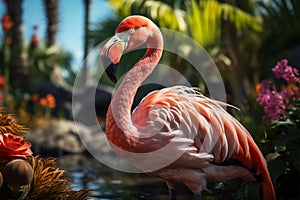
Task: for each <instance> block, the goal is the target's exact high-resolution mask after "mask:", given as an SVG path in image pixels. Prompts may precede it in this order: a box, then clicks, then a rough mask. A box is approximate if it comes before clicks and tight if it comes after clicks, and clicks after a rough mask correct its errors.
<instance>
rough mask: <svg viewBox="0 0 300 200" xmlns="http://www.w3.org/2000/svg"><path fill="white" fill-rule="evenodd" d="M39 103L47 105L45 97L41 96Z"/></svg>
mask: <svg viewBox="0 0 300 200" xmlns="http://www.w3.org/2000/svg"><path fill="white" fill-rule="evenodd" d="M39 103H40V105H41V106H42V107H45V106H47V99H46V98H41V99H40V102H39Z"/></svg>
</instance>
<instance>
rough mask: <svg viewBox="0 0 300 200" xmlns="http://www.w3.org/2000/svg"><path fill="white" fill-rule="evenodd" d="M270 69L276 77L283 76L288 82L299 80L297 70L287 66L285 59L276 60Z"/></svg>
mask: <svg viewBox="0 0 300 200" xmlns="http://www.w3.org/2000/svg"><path fill="white" fill-rule="evenodd" d="M272 71H273V73H274V75H275V76H276V77H277V78H283V79H284V80H286V81H287V82H288V83H295V82H299V72H298V70H297V69H295V68H293V67H291V66H289V65H288V61H287V59H283V60H281V61H278V62H277V64H276V66H275V67H274V68H273V69H272Z"/></svg>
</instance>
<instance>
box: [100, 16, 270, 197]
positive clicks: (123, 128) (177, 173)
mask: <svg viewBox="0 0 300 200" xmlns="http://www.w3.org/2000/svg"><path fill="white" fill-rule="evenodd" d="M116 33H117V34H116V35H117V36H116V38H113V39H112V40H110V41H109V42H108V43H107V44H106V45H105V46H104V48H103V49H102V51H101V56H103V57H102V59H103V63H104V65H109V67H108V69H106V72H107V73H108V75H109V76H110V77H111V78H112V80H115V76H114V72H115V64H117V62H118V61H119V59H120V56H121V55H120V52H121V53H122V52H123V51H128V50H130V49H134V48H136V47H138V46H140V45H142V44H144V43H146V44H147V45H148V50H147V51H146V54H145V55H144V57H143V58H141V59H140V60H139V61H138V62H137V63H136V64H135V66H134V67H133V68H132V69H131V70H130V71H129V72H128V73H127V75H126V76H125V78H124V79H123V80H122V83H121V84H120V86H119V87H118V89H117V91H116V93H115V95H114V97H113V99H112V102H111V105H110V107H109V109H108V114H107V119H106V121H107V123H106V135H107V138H108V141H109V142H110V144H111V146H112V148H113V149H114V150H115V151H116V152H117V153H118V154H119V155H121V156H123V157H125V158H126V159H128V160H130V161H131V162H133V163H134V164H135V165H136V166H138V167H139V168H141V169H142V170H144V171H146V172H147V173H149V174H151V175H154V176H158V177H161V178H162V179H163V180H165V182H166V183H167V185H168V187H169V189H170V199H175V193H174V186H175V184H176V183H178V182H181V183H184V184H185V185H187V187H188V188H189V189H190V190H191V191H192V192H193V193H194V194H195V198H196V199H197V198H198V197H200V196H201V192H202V191H203V190H205V189H206V184H207V182H210V181H226V180H230V179H234V178H238V177H241V178H244V179H246V180H250V181H255V180H256V177H259V176H260V177H261V179H262V182H263V194H264V199H265V200H272V199H275V193H274V188H273V185H272V181H271V179H270V176H269V172H268V169H267V165H266V162H265V160H264V157H263V155H262V153H261V152H260V150H259V148H258V147H257V145H256V144H255V142H254V140H253V139H252V137H251V135H250V134H249V132H248V131H247V130H246V129H245V128H244V127H243V126H242V125H241V124H240V123H239V122H238V121H237V120H236V119H235V118H234V117H232V116H231V115H230V114H229V113H228V112H226V110H225V109H224V108H223V107H225V106H227V104H225V103H222V102H218V101H215V100H212V99H209V98H207V97H205V96H204V95H202V94H201V93H200V92H199V90H198V89H196V88H189V87H185V86H174V87H169V88H164V89H162V90H157V91H154V92H151V93H150V94H148V95H147V96H146V97H145V98H144V99H143V100H142V101H141V102H140V104H139V105H138V106H137V107H136V108H135V110H134V111H133V112H132V113H131V106H132V103H133V98H134V95H135V93H136V91H137V89H138V87H139V86H140V85H141V83H142V82H143V80H145V78H146V77H147V76H148V75H149V74H150V73H151V72H152V70H153V69H154V68H155V66H156V65H157V63H158V61H159V59H160V56H161V53H162V49H163V43H162V36H161V33H160V31H159V29H158V28H157V27H156V25H155V24H154V23H153V22H151V21H150V20H149V19H147V18H145V17H142V16H131V17H128V18H126V19H124V20H123V22H121V24H120V25H119V26H118V28H117V29H116ZM112 66H113V68H112ZM166 146H168V147H169V148H168V149H167V151H166V150H165V149H164V148H165V147H166ZM162 150H165V151H162ZM124 152H125V153H124ZM152 152H159V153H157V154H155V157H153V156H152V157H151V156H149V158H147V156H148V155H151V153H152ZM137 154H142V155H144V156H145V157H144V158H143V159H140V158H139V157H138V156H136V155H137ZM170 158H176V159H173V160H172V159H170ZM168 159H169V160H170V161H169V162H166V163H167V164H165V165H164V166H162V167H156V166H161V165H160V164H161V162H162V161H165V160H168ZM229 160H234V161H236V163H239V164H238V165H235V164H228V165H224V163H225V162H227V161H229ZM153 166H154V167H153ZM155 167H156V168H155Z"/></svg>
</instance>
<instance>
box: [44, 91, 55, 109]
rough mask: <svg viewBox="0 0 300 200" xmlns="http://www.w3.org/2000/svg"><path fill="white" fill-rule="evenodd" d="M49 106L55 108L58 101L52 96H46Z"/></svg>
mask: <svg viewBox="0 0 300 200" xmlns="http://www.w3.org/2000/svg"><path fill="white" fill-rule="evenodd" d="M46 100H47V104H48V106H49V107H50V108H55V106H56V100H55V97H54V96H53V95H52V94H47V95H46Z"/></svg>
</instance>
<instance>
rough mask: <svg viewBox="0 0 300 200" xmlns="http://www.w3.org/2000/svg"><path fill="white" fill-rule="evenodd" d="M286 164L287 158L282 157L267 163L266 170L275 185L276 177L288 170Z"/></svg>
mask: <svg viewBox="0 0 300 200" xmlns="http://www.w3.org/2000/svg"><path fill="white" fill-rule="evenodd" d="M287 163H288V161H287V158H286V157H284V156H279V157H277V158H276V159H274V160H271V161H270V162H268V168H269V171H270V176H271V179H272V182H273V183H276V181H277V179H278V177H279V176H280V175H282V174H284V173H285V172H286V170H287V169H288V165H287Z"/></svg>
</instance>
